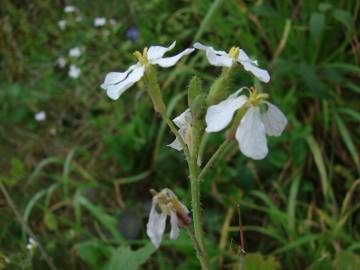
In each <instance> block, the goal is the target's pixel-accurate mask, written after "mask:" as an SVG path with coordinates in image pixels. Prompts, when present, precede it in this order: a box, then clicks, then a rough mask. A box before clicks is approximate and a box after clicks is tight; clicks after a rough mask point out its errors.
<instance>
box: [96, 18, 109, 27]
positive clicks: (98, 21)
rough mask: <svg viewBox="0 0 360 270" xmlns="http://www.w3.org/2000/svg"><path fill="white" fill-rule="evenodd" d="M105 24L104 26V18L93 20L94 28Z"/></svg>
mask: <svg viewBox="0 0 360 270" xmlns="http://www.w3.org/2000/svg"><path fill="white" fill-rule="evenodd" d="M105 24H106V18H104V17H98V18H95V20H94V26H95V27H100V26H104V25H105Z"/></svg>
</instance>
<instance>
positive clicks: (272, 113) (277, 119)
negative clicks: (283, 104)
mask: <svg viewBox="0 0 360 270" xmlns="http://www.w3.org/2000/svg"><path fill="white" fill-rule="evenodd" d="M266 104H267V105H268V110H267V111H266V112H265V113H263V114H262V115H261V120H262V122H263V123H264V125H265V130H266V133H267V134H268V135H270V136H280V135H281V133H282V132H283V131H284V129H285V127H286V125H287V122H288V121H287V119H286V117H285V115H284V114H283V113H282V112H281V111H280V110H279V108H278V107H276V106H275V105H273V104H271V103H270V102H266Z"/></svg>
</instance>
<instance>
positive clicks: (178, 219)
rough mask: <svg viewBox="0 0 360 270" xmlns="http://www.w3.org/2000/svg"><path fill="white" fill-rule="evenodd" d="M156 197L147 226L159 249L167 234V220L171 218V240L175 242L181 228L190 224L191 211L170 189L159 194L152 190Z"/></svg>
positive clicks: (147, 230)
mask: <svg viewBox="0 0 360 270" xmlns="http://www.w3.org/2000/svg"><path fill="white" fill-rule="evenodd" d="M152 193H153V195H154V197H153V199H152V206H151V210H150V214H149V221H148V223H147V226H146V233H147V235H148V236H149V238H150V240H151V242H152V243H153V244H154V246H155V247H157V248H158V247H159V246H160V243H161V240H162V237H163V234H164V232H165V225H166V218H167V216H169V217H170V225H171V230H170V239H171V240H174V239H176V238H177V237H178V236H179V233H180V228H179V227H184V226H187V225H189V224H190V222H191V218H190V217H189V213H190V211H189V210H188V209H187V208H186V206H185V205H183V204H182V203H181V202H180V201H179V200H178V198H177V196H176V195H175V194H174V192H173V191H172V190H170V189H168V188H164V189H163V190H161V191H160V192H159V193H157V192H156V191H154V190H152Z"/></svg>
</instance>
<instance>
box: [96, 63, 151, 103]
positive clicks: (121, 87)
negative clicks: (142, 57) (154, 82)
mask: <svg viewBox="0 0 360 270" xmlns="http://www.w3.org/2000/svg"><path fill="white" fill-rule="evenodd" d="M143 75H144V66H142V65H140V64H138V65H137V66H136V67H135V68H134V69H133V70H132V71H130V73H129V74H128V76H127V77H126V78H125V79H123V80H122V81H120V82H118V83H116V84H111V85H103V87H104V88H105V90H106V93H107V95H108V96H109V97H110V98H112V99H114V100H116V99H118V98H119V97H120V96H121V95H122V93H124V92H125V91H126V90H127V89H128V88H130V87H131V86H133V85H134V84H135V83H136V82H137V81H139V80H140V79H141V78H142V76H143Z"/></svg>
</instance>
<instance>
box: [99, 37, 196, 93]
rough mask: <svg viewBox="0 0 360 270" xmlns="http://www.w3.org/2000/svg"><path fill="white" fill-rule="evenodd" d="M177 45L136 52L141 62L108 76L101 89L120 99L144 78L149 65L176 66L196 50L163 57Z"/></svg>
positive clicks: (187, 50) (154, 47) (152, 47)
mask: <svg viewBox="0 0 360 270" xmlns="http://www.w3.org/2000/svg"><path fill="white" fill-rule="evenodd" d="M175 44H176V42H175V41H174V42H173V43H172V44H171V45H170V46H169V47H167V48H166V47H162V46H151V47H150V48H149V49H147V48H145V49H144V51H143V53H142V54H141V53H140V52H135V53H134V55H135V56H136V57H137V58H138V60H139V61H138V62H137V63H136V64H134V65H132V66H130V67H129V69H128V70H127V71H125V72H110V73H109V74H107V75H106V77H105V80H104V83H103V84H102V85H101V88H103V89H104V90H106V93H107V95H108V96H109V97H110V98H112V99H118V98H119V97H120V96H121V94H122V93H124V92H125V91H126V90H127V89H128V88H130V87H131V86H133V85H134V84H135V83H136V82H137V81H139V80H140V79H141V78H142V77H143V75H144V71H145V66H146V65H147V64H150V65H159V66H161V67H171V66H173V65H175V64H176V63H177V62H178V61H179V60H180V59H181V57H183V56H185V55H188V54H190V53H191V52H193V51H194V49H189V48H188V49H185V50H184V51H182V52H181V53H179V54H177V55H174V56H172V57H163V56H164V54H165V53H166V52H167V51H170V50H172V49H173V48H174V47H175Z"/></svg>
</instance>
